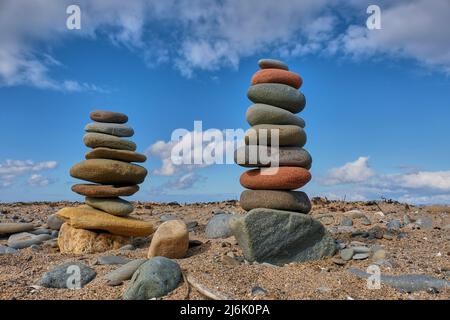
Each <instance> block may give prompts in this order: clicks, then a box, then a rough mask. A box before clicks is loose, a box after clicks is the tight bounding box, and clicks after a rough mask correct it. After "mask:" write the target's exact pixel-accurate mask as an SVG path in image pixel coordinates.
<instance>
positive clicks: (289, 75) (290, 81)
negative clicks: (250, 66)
mask: <svg viewBox="0 0 450 320" xmlns="http://www.w3.org/2000/svg"><path fill="white" fill-rule="evenodd" d="M259 83H281V84H286V85H288V86H291V87H294V88H295V89H298V88H300V87H301V85H302V83H303V80H302V78H301V77H300V76H299V75H298V74H296V73H294V72H291V71H286V70H281V69H262V70H259V71H258V72H256V73H255V74H254V75H253V77H252V81H251V84H252V86H253V85H255V84H259Z"/></svg>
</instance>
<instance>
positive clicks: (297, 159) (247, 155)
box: [234, 145, 312, 169]
mask: <svg viewBox="0 0 450 320" xmlns="http://www.w3.org/2000/svg"><path fill="white" fill-rule="evenodd" d="M260 154H262V155H264V157H265V158H261V157H260ZM275 155H277V156H276V157H275ZM272 157H273V158H277V159H278V162H277V163H276V165H277V166H280V167H284V166H290V167H302V168H306V169H310V168H311V164H312V158H311V155H310V154H309V153H308V151H306V150H305V149H303V148H299V147H279V148H275V147H270V146H256V145H245V146H242V147H240V148H238V149H236V151H235V153H234V162H236V163H237V164H238V165H240V166H243V167H269V166H271V165H275V163H273V162H272V159H271V158H272Z"/></svg>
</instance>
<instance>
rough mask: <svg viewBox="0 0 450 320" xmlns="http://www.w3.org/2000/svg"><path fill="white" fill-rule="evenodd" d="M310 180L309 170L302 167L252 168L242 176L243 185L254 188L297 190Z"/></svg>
mask: <svg viewBox="0 0 450 320" xmlns="http://www.w3.org/2000/svg"><path fill="white" fill-rule="evenodd" d="M263 172H264V173H266V174H262V173H263ZM310 180H311V174H310V173H309V171H308V170H306V169H304V168H300V167H278V168H277V167H274V168H263V169H252V170H248V171H246V172H244V173H243V174H242V175H241V178H240V182H241V185H242V186H243V187H245V188H247V189H253V190H295V189H298V188H301V187H303V186H304V185H305V184H307V183H308V182H309V181H310Z"/></svg>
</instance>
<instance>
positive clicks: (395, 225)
mask: <svg viewBox="0 0 450 320" xmlns="http://www.w3.org/2000/svg"><path fill="white" fill-rule="evenodd" d="M401 227H402V223H401V222H400V221H398V220H391V221H389V223H388V224H387V228H388V230H399V229H400V228H401Z"/></svg>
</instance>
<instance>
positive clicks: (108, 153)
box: [85, 147, 147, 162]
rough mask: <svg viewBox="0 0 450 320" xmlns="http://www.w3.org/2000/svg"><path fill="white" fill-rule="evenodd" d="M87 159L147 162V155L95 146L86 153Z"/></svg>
mask: <svg viewBox="0 0 450 320" xmlns="http://www.w3.org/2000/svg"><path fill="white" fill-rule="evenodd" d="M85 158H86V159H110V160H119V161H125V162H145V161H146V160H147V157H146V156H145V155H143V154H140V153H137V152H134V151H129V150H119V149H111V148H104V147H99V148H95V149H93V150H91V151H89V152H88V153H86V155H85Z"/></svg>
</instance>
